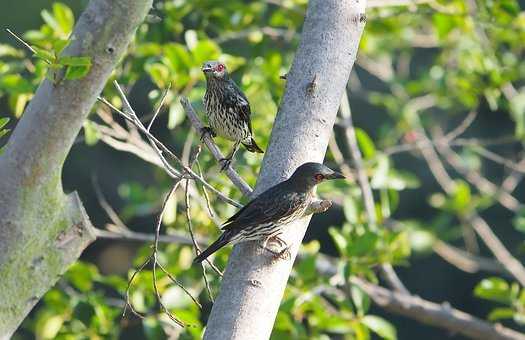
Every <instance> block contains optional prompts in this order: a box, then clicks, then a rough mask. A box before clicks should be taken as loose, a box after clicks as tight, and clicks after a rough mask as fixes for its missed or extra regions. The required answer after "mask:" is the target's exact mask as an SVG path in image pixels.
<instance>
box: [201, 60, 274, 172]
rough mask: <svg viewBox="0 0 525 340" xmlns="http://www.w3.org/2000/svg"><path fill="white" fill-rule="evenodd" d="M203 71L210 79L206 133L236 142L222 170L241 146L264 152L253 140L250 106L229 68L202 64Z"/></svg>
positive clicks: (214, 62)
mask: <svg viewBox="0 0 525 340" xmlns="http://www.w3.org/2000/svg"><path fill="white" fill-rule="evenodd" d="M202 72H204V75H205V76H206V93H205V94H204V108H205V109H206V114H207V115H208V122H209V124H210V126H209V127H205V128H204V129H203V131H202V134H203V135H204V134H205V133H209V134H210V135H211V136H213V137H215V136H221V137H224V138H226V139H229V140H231V141H234V142H235V144H234V146H233V149H232V151H231V152H230V153H229V154H228V156H226V158H224V159H223V160H221V161H222V162H223V165H222V168H221V170H224V169H226V168H228V166H229V165H230V163H231V161H232V159H233V157H234V156H235V153H236V152H237V150H238V149H239V145H240V144H242V145H244V147H245V148H246V149H247V150H248V151H250V152H258V153H263V152H264V151H263V150H262V149H261V148H260V147H259V146H258V145H257V143H255V140H254V139H253V134H252V123H251V120H250V115H251V111H250V103H248V99H247V98H246V96H245V95H244V93H243V92H242V91H241V89H239V87H238V86H237V84H235V82H234V81H233V80H232V79H230V77H229V75H228V70H226V66H225V65H224V64H223V63H221V62H218V61H208V62H205V63H204V65H202Z"/></svg>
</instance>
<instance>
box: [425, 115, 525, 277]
mask: <svg viewBox="0 0 525 340" xmlns="http://www.w3.org/2000/svg"><path fill="white" fill-rule="evenodd" d="M418 124H419V125H418V126H417V127H416V129H417V131H418V133H417V137H418V139H420V140H422V141H424V142H426V143H428V142H429V139H428V137H427V135H426V134H425V131H424V129H423V127H422V125H421V123H419V122H418ZM420 151H421V153H422V155H423V157H424V158H425V160H426V161H427V164H428V166H429V168H430V170H431V172H432V174H433V175H434V177H435V178H436V180H437V181H438V183H439V184H440V185H441V187H442V188H443V190H444V191H445V192H446V193H447V194H449V195H453V194H454V190H455V187H456V184H455V182H454V181H453V180H452V178H450V176H449V175H448V173H447V171H446V170H445V167H444V165H443V163H442V162H441V159H439V156H438V155H437V153H436V151H435V150H434V148H422V149H420ZM460 217H461V218H462V219H463V220H464V222H465V223H468V224H470V225H472V227H473V228H474V230H475V231H476V233H477V234H478V235H479V237H480V238H481V239H482V240H483V242H484V243H485V245H487V247H488V248H489V249H490V251H491V252H492V253H493V254H494V256H495V257H496V259H497V260H498V261H499V262H500V263H501V264H503V265H504V266H505V268H506V269H507V270H508V271H509V272H510V273H511V274H512V275H513V276H514V277H515V278H516V279H517V280H518V281H519V282H520V284H521V285H525V268H524V267H523V265H522V264H521V263H520V262H519V261H518V260H517V259H516V258H515V257H514V256H512V254H511V253H510V252H509V251H508V250H507V248H506V247H505V246H504V245H503V243H502V242H501V241H500V240H499V239H498V237H497V236H496V234H494V232H493V231H492V229H491V228H490V226H489V225H488V224H487V223H486V222H485V220H483V219H482V218H481V217H480V216H479V215H478V214H477V213H476V212H472V213H470V214H469V215H467V216H460Z"/></svg>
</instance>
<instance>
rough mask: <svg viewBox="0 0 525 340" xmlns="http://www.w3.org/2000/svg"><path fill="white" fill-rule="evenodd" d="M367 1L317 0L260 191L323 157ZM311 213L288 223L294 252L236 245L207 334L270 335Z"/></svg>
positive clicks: (309, 12)
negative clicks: (286, 254) (285, 255)
mask: <svg viewBox="0 0 525 340" xmlns="http://www.w3.org/2000/svg"><path fill="white" fill-rule="evenodd" d="M365 6H366V1H360V2H356V1H350V0H344V1H343V0H311V1H310V2H309V4H308V10H307V13H306V19H305V23H304V28H303V33H302V38H301V43H300V46H299V49H298V51H297V55H296V57H295V60H294V62H293V65H292V68H291V70H290V72H289V73H288V75H287V86H286V91H285V95H284V98H283V100H282V103H281V107H280V110H279V113H278V114H277V117H276V120H275V124H274V128H273V130H272V137H271V140H270V145H269V147H268V150H267V152H266V155H265V157H264V160H263V165H262V170H261V173H260V176H259V179H258V183H257V187H256V189H255V194H258V193H261V192H263V191H264V190H266V189H268V188H269V187H270V186H272V185H275V184H277V183H278V182H281V181H282V180H283V179H285V178H286V177H288V176H289V175H290V174H291V173H292V172H293V171H294V170H295V169H296V168H297V167H298V166H299V165H300V164H302V163H304V162H307V161H317V162H320V161H322V159H323V157H324V154H325V152H326V148H327V145H328V140H329V138H330V135H331V133H332V127H333V124H334V121H335V117H336V113H337V108H338V106H339V103H340V101H341V96H342V94H343V92H344V90H345V86H346V83H347V81H348V77H349V74H350V70H351V68H352V66H353V63H354V61H355V58H356V54H357V48H358V44H359V39H360V36H361V33H362V30H363V26H364V21H365V20H364V7H365ZM309 219H310V218H309V217H304V218H302V219H300V220H299V221H296V222H294V223H292V224H290V225H288V226H287V228H286V230H285V235H283V236H282V237H283V239H284V240H285V241H286V242H287V244H289V245H291V248H290V253H291V259H292V260H286V261H283V260H281V261H277V262H274V263H270V262H269V261H268V258H267V257H266V256H262V254H261V253H260V252H259V250H258V247H257V246H255V245H253V244H247V243H245V244H239V245H237V246H235V247H234V251H233V252H232V254H231V256H230V260H229V262H228V267H227V269H226V272H225V274H224V278H223V281H222V286H221V291H220V294H219V296H218V298H217V300H216V301H215V304H214V305H213V309H212V312H211V314H210V318H209V320H208V325H207V328H206V333H205V334H204V338H205V339H268V338H269V336H270V333H271V331H272V326H273V323H274V320H275V316H276V314H277V310H278V308H279V304H280V301H281V298H282V295H283V292H284V288H285V286H286V282H287V280H288V276H289V274H290V270H291V268H292V264H293V259H294V258H295V256H296V254H297V250H298V248H299V245H300V243H301V239H302V238H303V236H304V233H305V230H306V227H307V224H308V222H309Z"/></svg>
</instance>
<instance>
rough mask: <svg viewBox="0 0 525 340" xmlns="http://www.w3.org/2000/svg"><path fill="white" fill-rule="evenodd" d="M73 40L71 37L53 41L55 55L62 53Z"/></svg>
mask: <svg viewBox="0 0 525 340" xmlns="http://www.w3.org/2000/svg"><path fill="white" fill-rule="evenodd" d="M70 42H71V40H69V39H56V40H55V41H54V42H53V50H54V52H55V55H60V53H62V51H64V49H65V48H66V47H67V46H68V45H69V43H70Z"/></svg>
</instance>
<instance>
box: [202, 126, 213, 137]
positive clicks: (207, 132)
mask: <svg viewBox="0 0 525 340" xmlns="http://www.w3.org/2000/svg"><path fill="white" fill-rule="evenodd" d="M200 132H201V140H203V139H204V136H205V135H209V136H210V137H212V138H213V137H216V136H217V134H216V133H215V131H213V129H212V128H211V127H209V126H205V127H203V128H202V129H201V131H200Z"/></svg>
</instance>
